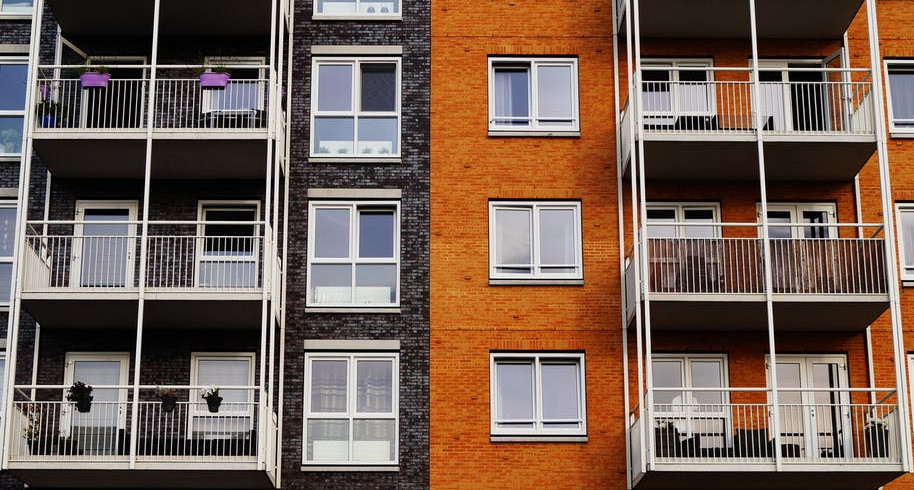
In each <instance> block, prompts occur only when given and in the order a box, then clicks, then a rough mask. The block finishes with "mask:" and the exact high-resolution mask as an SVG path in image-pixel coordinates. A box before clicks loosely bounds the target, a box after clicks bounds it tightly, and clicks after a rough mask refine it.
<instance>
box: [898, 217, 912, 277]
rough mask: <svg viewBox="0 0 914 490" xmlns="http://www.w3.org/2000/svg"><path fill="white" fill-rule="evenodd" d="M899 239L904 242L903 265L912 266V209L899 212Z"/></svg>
mask: <svg viewBox="0 0 914 490" xmlns="http://www.w3.org/2000/svg"><path fill="white" fill-rule="evenodd" d="M899 217H900V221H901V224H900V227H901V239H902V241H903V243H904V266H905V267H914V211H909V210H903V211H902V212H901V213H899Z"/></svg>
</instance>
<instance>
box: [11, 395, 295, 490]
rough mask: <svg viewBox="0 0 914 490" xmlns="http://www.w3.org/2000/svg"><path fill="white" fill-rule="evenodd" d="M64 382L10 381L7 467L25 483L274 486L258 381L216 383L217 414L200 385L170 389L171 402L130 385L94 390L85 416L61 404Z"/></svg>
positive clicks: (271, 425) (270, 422)
mask: <svg viewBox="0 0 914 490" xmlns="http://www.w3.org/2000/svg"><path fill="white" fill-rule="evenodd" d="M66 388H67V387H64V386H18V387H17V391H16V399H15V401H14V402H13V411H12V414H13V416H12V417H10V426H9V429H10V431H11V432H10V434H12V435H13V436H12V437H11V438H10V446H9V448H8V452H7V454H8V456H9V470H10V472H11V473H12V474H13V475H15V476H16V477H18V478H20V479H22V480H23V481H25V482H26V483H28V484H29V485H30V486H36V487H41V488H52V487H70V488H72V487H73V486H77V487H84V488H131V487H134V488H135V487H140V488H146V487H148V486H149V482H150V481H155V482H156V486H157V487H160V488H188V487H193V488H201V485H202V486H203V488H272V487H273V483H272V480H271V479H272V475H270V472H272V471H273V467H272V464H271V463H270V461H271V457H272V455H273V454H275V444H276V430H277V427H276V419H275V416H271V414H270V413H269V412H268V409H266V407H264V406H263V404H262V402H261V400H260V399H259V393H260V391H259V390H258V389H256V387H250V386H243V387H242V386H238V387H236V386H228V387H222V388H221V393H222V396H223V398H224V400H223V402H222V404H221V406H220V407H219V408H218V412H215V413H213V412H211V411H210V409H209V408H208V406H207V403H206V402H205V401H204V400H202V399H201V398H200V390H201V389H202V388H203V387H198V386H175V387H170V388H174V389H175V391H176V392H177V393H178V397H177V401H176V403H175V405H174V407H169V406H166V404H165V403H163V402H162V401H161V400H159V399H158V398H157V397H156V395H155V387H153V386H142V387H141V389H140V392H139V394H140V395H139V399H137V400H134V399H133V387H132V386H96V387H95V392H94V397H95V400H93V401H92V404H91V407H90V410H89V412H87V413H81V412H79V410H78V409H77V407H76V405H75V404H74V403H72V402H68V401H63V400H64V393H65V391H66ZM30 389H37V391H35V393H36V395H37V396H35V399H32V398H31V397H30V396H28V395H27V390H30ZM134 410H136V413H135V415H134ZM134 417H136V420H134ZM134 422H136V429H135V432H134V429H133V423H134ZM150 479H154V480H150Z"/></svg>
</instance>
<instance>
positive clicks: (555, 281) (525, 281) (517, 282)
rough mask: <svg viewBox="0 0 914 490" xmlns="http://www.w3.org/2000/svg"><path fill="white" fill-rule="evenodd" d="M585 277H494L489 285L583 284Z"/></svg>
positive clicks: (490, 279)
mask: <svg viewBox="0 0 914 490" xmlns="http://www.w3.org/2000/svg"><path fill="white" fill-rule="evenodd" d="M583 285H584V280H583V279H492V278H489V286H583Z"/></svg>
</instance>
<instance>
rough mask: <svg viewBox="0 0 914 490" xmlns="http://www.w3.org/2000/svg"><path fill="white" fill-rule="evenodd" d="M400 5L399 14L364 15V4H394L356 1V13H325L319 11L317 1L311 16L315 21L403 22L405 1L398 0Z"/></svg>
mask: <svg viewBox="0 0 914 490" xmlns="http://www.w3.org/2000/svg"><path fill="white" fill-rule="evenodd" d="M396 1H398V2H399V3H400V5H399V7H398V8H397V12H390V13H381V12H375V13H368V12H365V13H362V12H361V5H362V4H363V3H391V5H393V2H378V1H372V0H355V12H354V13H339V14H334V13H325V12H318V11H317V1H315V2H314V11H313V13H312V15H311V18H312V19H314V20H360V19H365V20H401V19H402V18H403V0H396Z"/></svg>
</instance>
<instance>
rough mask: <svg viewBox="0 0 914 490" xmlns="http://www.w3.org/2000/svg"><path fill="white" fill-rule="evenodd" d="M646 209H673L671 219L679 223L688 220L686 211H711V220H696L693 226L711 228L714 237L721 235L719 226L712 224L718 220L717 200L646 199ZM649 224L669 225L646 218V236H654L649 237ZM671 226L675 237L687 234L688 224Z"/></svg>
mask: <svg viewBox="0 0 914 490" xmlns="http://www.w3.org/2000/svg"><path fill="white" fill-rule="evenodd" d="M646 209H647V212H648V213H650V212H651V211H663V210H667V211H673V221H674V222H676V221H678V222H680V223H684V222H687V221H689V220H688V219H686V216H685V213H686V211H711V213H712V217H711V221H710V222H704V221H696V222H695V227H708V228H712V230H713V236H714V238H719V237H720V236H721V228H720V227H719V226H715V225H714V224H715V223H719V222H720V203H719V202H713V201H705V202H687V201H647V203H646ZM651 224H653V225H654V226H655V227H660V226H667V227H669V225H664V224H663V222H652V221H651V220H650V219H648V221H647V226H646V230H647V236H648V238H654V237H651V234H650V225H651ZM673 228H675V230H674V232H675V233H676V238H680V237H687V236H688V228H689V226H687V225H680V226H674V227H673ZM661 238H662V237H661Z"/></svg>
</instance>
